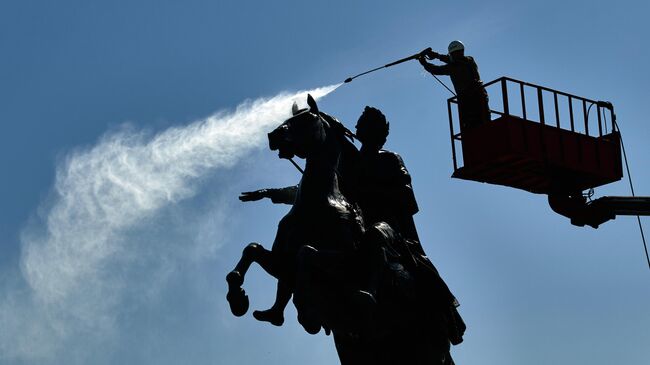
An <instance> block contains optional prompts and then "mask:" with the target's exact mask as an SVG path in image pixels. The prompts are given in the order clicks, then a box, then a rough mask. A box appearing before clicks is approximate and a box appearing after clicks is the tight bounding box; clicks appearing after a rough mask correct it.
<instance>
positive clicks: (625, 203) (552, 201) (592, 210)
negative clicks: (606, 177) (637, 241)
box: [548, 195, 650, 228]
mask: <svg viewBox="0 0 650 365" xmlns="http://www.w3.org/2000/svg"><path fill="white" fill-rule="evenodd" d="M548 202H549V205H550V206H551V209H553V210H554V211H555V212H556V213H558V214H561V215H563V216H565V217H567V218H569V219H571V224H574V225H576V226H580V227H582V226H584V225H589V226H591V227H593V228H598V226H599V225H600V224H602V223H605V222H607V221H608V220H610V219H616V216H617V215H631V216H650V197H648V196H637V197H633V196H604V197H602V198H598V199H596V200H593V201H590V202H587V201H586V199H585V198H584V197H583V196H581V195H580V196H564V195H561V196H560V195H549V197H548Z"/></svg>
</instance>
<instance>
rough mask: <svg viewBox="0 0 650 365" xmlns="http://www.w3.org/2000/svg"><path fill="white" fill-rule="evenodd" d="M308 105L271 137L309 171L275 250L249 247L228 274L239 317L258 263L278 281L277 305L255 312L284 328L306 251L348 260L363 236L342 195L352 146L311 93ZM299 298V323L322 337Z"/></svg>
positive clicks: (230, 298) (272, 144)
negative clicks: (344, 157) (344, 162)
mask: <svg viewBox="0 0 650 365" xmlns="http://www.w3.org/2000/svg"><path fill="white" fill-rule="evenodd" d="M307 102H308V105H309V107H310V109H309V110H296V109H295V108H294V115H293V117H291V118H289V119H288V120H286V121H285V122H284V123H283V124H282V125H280V126H279V127H278V128H276V129H275V130H274V131H272V132H271V133H269V135H268V138H269V147H270V148H271V150H277V151H279V156H280V157H281V158H292V157H294V156H297V157H299V158H303V159H305V160H306V165H305V171H304V174H303V176H302V179H301V180H300V184H299V187H298V193H297V196H296V200H295V202H294V204H293V206H292V208H291V210H290V211H289V213H287V214H286V215H285V216H284V217H283V218H282V220H281V221H280V223H279V225H278V230H277V234H276V237H275V240H274V242H273V247H272V249H271V251H269V250H267V249H265V248H264V247H262V246H261V245H260V244H257V243H251V244H249V245H248V246H247V247H246V248H245V249H244V251H243V254H242V257H241V259H240V261H239V262H238V263H237V265H236V266H235V269H234V270H233V271H231V272H230V273H229V274H228V275H227V276H226V280H227V282H228V285H229V290H228V294H227V299H228V302H229V303H230V308H231V311H232V312H233V314H234V315H236V316H241V315H243V314H245V313H246V312H247V310H248V306H249V303H248V298H247V296H246V294H245V292H244V290H243V289H242V288H241V285H242V284H243V282H244V277H245V275H246V272H247V270H248V268H249V267H250V265H251V264H252V263H253V262H257V263H258V264H259V265H260V266H261V267H262V268H263V269H264V270H265V271H266V272H268V273H269V274H270V275H272V276H274V277H275V278H277V279H278V292H277V298H276V304H275V305H274V307H273V308H272V309H271V310H269V311H266V313H260V312H257V313H256V314H258V315H266V316H268V317H270V318H269V319H268V320H269V321H270V322H271V323H273V324H276V325H279V324H282V321H283V317H282V310H283V309H284V306H286V304H287V303H288V301H289V299H290V298H291V294H292V293H293V292H294V291H295V290H296V288H297V286H296V284H297V283H296V280H297V278H296V271H297V269H298V265H299V259H298V258H299V256H300V255H299V251H300V249H301V247H303V246H306V245H309V246H311V247H314V248H315V249H318V250H319V251H320V250H323V251H329V252H337V253H339V254H341V255H342V256H345V255H347V254H349V253H352V252H353V251H354V248H355V244H356V242H358V241H359V240H360V238H361V235H362V234H363V221H362V219H361V216H360V214H358V213H357V212H356V210H355V209H354V207H353V206H352V205H351V204H350V203H349V202H348V200H346V198H345V196H344V195H343V193H342V192H341V188H340V186H339V177H338V174H337V171H338V167H339V165H340V162H341V154H342V151H343V150H344V144H345V143H350V142H349V141H347V140H346V139H345V137H344V134H343V133H340V131H337V130H335V129H336V128H337V127H338V126H335V125H332V123H328V122H327V121H326V120H325V119H323V118H322V117H321V115H320V113H319V111H318V106H317V105H316V102H315V101H314V99H313V98H312V97H311V95H310V96H308V99H307ZM350 144H351V143H350ZM348 148H349V146H348ZM352 148H354V147H352ZM300 287H302V288H304V287H308V285H303V286H300ZM296 294H303V293H296ZM298 297H302V298H304V296H299V295H296V298H294V302H295V304H296V307H297V310H298V314H299V322H300V323H301V324H302V325H303V327H305V330H307V332H309V333H317V332H318V331H319V330H320V328H321V326H320V324H321V319H319V318H314V317H310V316H309V314H312V315H313V314H314V312H313V311H311V312H310V311H308V306H302V305H301V303H300V301H299V300H298Z"/></svg>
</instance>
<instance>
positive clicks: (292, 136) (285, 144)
mask: <svg viewBox="0 0 650 365" xmlns="http://www.w3.org/2000/svg"><path fill="white" fill-rule="evenodd" d="M307 104H308V105H309V109H298V107H297V105H296V104H294V106H293V110H292V112H293V116H292V117H291V118H289V119H287V120H286V121H284V123H282V124H281V125H280V126H279V127H277V128H276V129H274V130H273V131H272V132H271V133H269V147H270V148H271V150H272V151H275V150H278V152H279V153H278V154H279V156H280V158H292V157H293V156H298V157H300V158H307V156H309V155H310V154H311V152H312V151H313V150H314V149H315V148H317V147H318V146H320V145H321V144H322V143H323V142H324V141H325V138H326V136H327V134H326V128H327V122H326V121H325V120H323V118H321V116H320V112H319V111H318V106H317V105H316V101H315V100H314V98H312V96H311V95H308V96H307Z"/></svg>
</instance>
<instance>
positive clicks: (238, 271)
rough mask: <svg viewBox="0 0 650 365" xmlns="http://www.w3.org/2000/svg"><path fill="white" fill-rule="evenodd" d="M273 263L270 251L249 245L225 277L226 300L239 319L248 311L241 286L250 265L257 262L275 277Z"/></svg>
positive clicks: (259, 246)
mask: <svg viewBox="0 0 650 365" xmlns="http://www.w3.org/2000/svg"><path fill="white" fill-rule="evenodd" d="M274 261H275V260H273V257H272V255H271V251H269V250H267V249H265V248H264V247H262V245H260V244H258V243H254V242H253V243H250V244H249V245H248V246H246V247H245V248H244V251H243V252H242V257H241V259H240V260H239V262H238V263H237V265H236V266H235V269H234V270H233V271H231V272H229V273H228V275H226V282H227V283H228V294H226V299H227V300H228V303H229V304H230V311H231V312H232V314H234V315H235V316H237V317H241V316H243V315H244V314H246V312H247V311H248V307H249V301H248V296H247V295H246V292H245V291H244V289H242V287H241V286H242V285H243V284H244V277H245V276H246V272H248V269H249V268H250V266H251V264H252V263H253V262H257V263H258V264H259V265H260V266H261V267H262V268H263V269H264V270H265V271H266V272H268V273H269V274H271V275H273V276H275V277H277V272H276V271H277V270H276V269H275V266H276V265H275V262H274Z"/></svg>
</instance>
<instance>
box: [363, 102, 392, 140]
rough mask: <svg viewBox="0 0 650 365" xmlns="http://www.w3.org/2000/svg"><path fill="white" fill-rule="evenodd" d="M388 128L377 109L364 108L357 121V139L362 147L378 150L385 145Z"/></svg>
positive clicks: (383, 117) (384, 118)
mask: <svg viewBox="0 0 650 365" xmlns="http://www.w3.org/2000/svg"><path fill="white" fill-rule="evenodd" d="M389 126H390V123H388V121H387V120H386V117H385V116H384V114H383V113H382V112H381V111H380V110H379V109H376V108H373V107H370V106H366V108H365V109H364V110H363V114H361V116H360V117H359V120H358V121H357V126H356V128H357V133H356V134H357V138H358V139H359V141H361V143H362V144H363V145H364V146H366V147H369V148H374V149H377V150H379V149H381V147H382V146H383V145H384V143H386V138H387V137H388V129H389Z"/></svg>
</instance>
